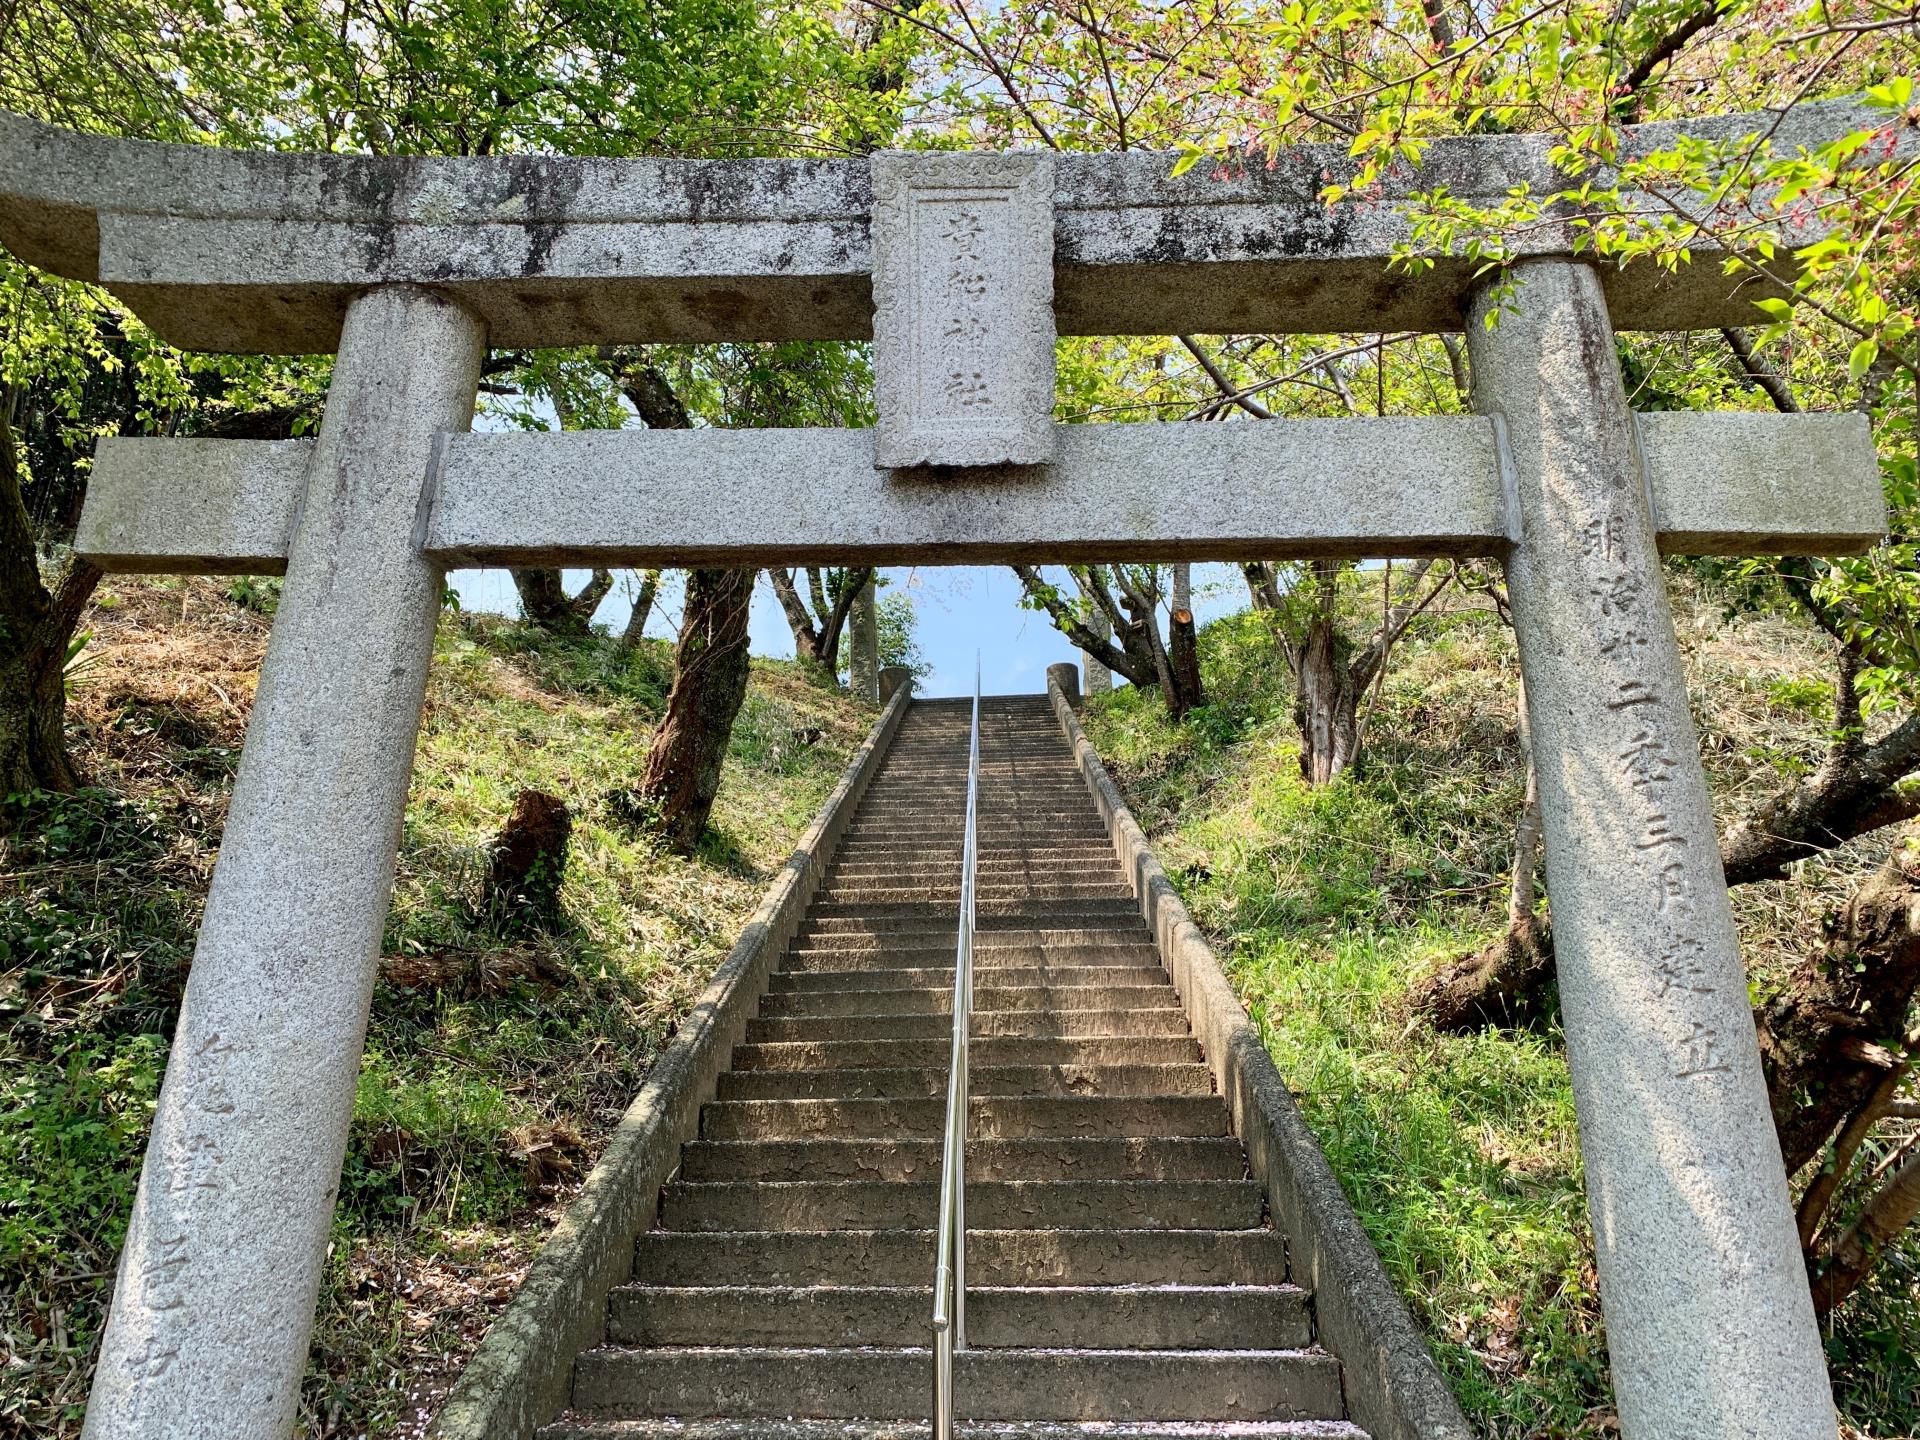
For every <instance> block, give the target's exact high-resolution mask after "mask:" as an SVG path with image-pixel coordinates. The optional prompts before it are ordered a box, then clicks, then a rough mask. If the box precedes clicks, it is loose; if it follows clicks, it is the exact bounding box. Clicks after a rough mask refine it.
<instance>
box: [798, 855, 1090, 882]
mask: <svg viewBox="0 0 1920 1440" xmlns="http://www.w3.org/2000/svg"><path fill="white" fill-rule="evenodd" d="M959 874H960V861H959V859H958V858H957V857H956V858H955V859H953V860H952V861H944V860H943V861H926V862H922V861H916V860H892V861H883V860H856V861H846V862H842V863H839V864H836V865H834V866H833V867H832V868H831V869H830V870H828V872H827V882H826V883H827V884H829V885H843V884H849V883H852V882H855V881H865V882H869V883H873V882H881V883H886V882H890V883H892V884H895V885H904V884H907V883H909V882H919V881H925V882H927V883H929V884H934V885H938V884H941V883H943V882H945V881H948V880H954V879H956V877H958V875H959ZM1125 878H1126V877H1125V875H1124V874H1123V873H1122V871H1121V869H1120V867H1119V865H1117V864H1114V863H1112V862H1111V861H1103V860H1102V859H1101V858H1100V857H1098V856H1087V855H1060V856H1052V857H1046V858H1041V859H1034V860H1029V859H1026V858H1024V857H1015V856H1011V855H1009V856H1005V857H1002V858H999V859H995V860H988V861H976V862H975V865H974V879H975V882H976V883H977V884H981V885H989V884H993V885H1000V884H1012V883H1013V882H1015V881H1020V880H1042V881H1049V880H1098V881H1101V882H1103V883H1104V882H1106V881H1108V880H1124V879H1125Z"/></svg>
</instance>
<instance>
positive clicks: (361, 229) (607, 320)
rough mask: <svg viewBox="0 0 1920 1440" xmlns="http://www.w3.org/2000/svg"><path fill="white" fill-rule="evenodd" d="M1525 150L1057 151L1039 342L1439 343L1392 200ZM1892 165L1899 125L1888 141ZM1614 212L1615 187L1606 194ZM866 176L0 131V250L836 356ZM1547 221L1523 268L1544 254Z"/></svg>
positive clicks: (1477, 195) (864, 307)
mask: <svg viewBox="0 0 1920 1440" xmlns="http://www.w3.org/2000/svg"><path fill="white" fill-rule="evenodd" d="M1777 119H1778V117H1776V116H1775V115H1773V114H1771V113H1760V114H1752V115H1734V116H1721V117H1716V118H1710V119H1703V120H1699V121H1691V122H1686V123H1685V124H1683V125H1679V124H1671V123H1668V124H1659V125H1645V126H1638V127H1633V128H1632V129H1630V130H1629V132H1628V133H1627V136H1626V138H1625V141H1624V153H1625V154H1627V155H1633V154H1643V153H1646V152H1647V151H1649V150H1651V149H1654V148H1657V147H1660V146H1664V145H1668V144H1671V143H1672V141H1673V140H1674V139H1675V137H1676V136H1677V135H1679V134H1682V133H1686V134H1690V135H1698V136H1704V137H1709V138H1737V137H1738V136H1741V135H1744V134H1749V133H1751V134H1756V135H1757V134H1762V133H1767V132H1770V131H1772V132H1774V133H1773V142H1772V143H1773V145H1774V148H1775V150H1776V152H1782V153H1784V152H1790V151H1791V150H1792V149H1793V147H1794V146H1796V145H1800V144H1807V145H1813V144H1817V143H1819V142H1820V141H1821V140H1822V139H1824V138H1831V136H1833V135H1836V134H1840V133H1843V132H1844V131H1846V130H1848V129H1853V128H1859V127H1862V126H1871V125H1874V124H1877V123H1878V121H1877V119H1876V117H1875V116H1874V114H1873V112H1870V111H1868V110H1866V109H1864V108H1863V107H1860V106H1857V105H1855V104H1853V103H1852V102H1849V101H1836V102H1828V103H1823V104H1818V105H1807V106H1801V107H1798V108H1796V109H1795V110H1794V111H1793V112H1791V113H1790V114H1789V115H1788V116H1787V117H1786V119H1785V120H1784V121H1782V122H1779V125H1778V129H1777V131H1775V129H1774V127H1775V124H1776V121H1777ZM1552 143H1553V140H1552V137H1550V136H1547V135H1504V136H1462V137H1455V138H1450V139H1442V140H1436V141H1434V142H1433V143H1432V144H1431V145H1430V146H1429V147H1428V149H1427V152H1426V154H1425V156H1424V157H1423V159H1422V162H1421V164H1420V165H1419V166H1417V167H1414V168H1412V169H1411V170H1410V171H1408V172H1407V173H1406V174H1404V175H1398V176H1395V177H1393V178H1391V179H1390V180H1389V181H1388V182H1387V183H1386V185H1385V187H1384V188H1383V189H1381V190H1380V191H1379V193H1378V194H1373V195H1369V196H1368V197H1367V198H1366V199H1365V200H1364V201H1354V200H1349V201H1344V202H1342V203H1340V204H1337V205H1333V206H1328V205H1326V204H1324V203H1323V202H1322V201H1321V199H1320V198H1319V196H1320V191H1321V187H1322V185H1323V184H1324V183H1325V180H1324V178H1323V177H1326V176H1332V177H1334V178H1336V179H1338V178H1341V177H1345V176H1348V175H1350V174H1351V173H1352V169H1353V165H1354V161H1353V160H1352V159H1351V158H1350V157H1349V156H1347V155H1346V153H1345V151H1344V148H1343V147H1341V146H1338V145H1300V146H1287V147H1283V148H1282V149H1281V150H1280V151H1279V152H1278V153H1277V154H1276V155H1275V156H1273V157H1272V158H1271V161H1270V162H1269V160H1268V158H1267V157H1265V156H1261V157H1259V159H1258V162H1257V163H1254V162H1253V160H1252V159H1250V160H1249V163H1247V164H1245V165H1240V166H1226V167H1221V168H1218V169H1215V168H1213V167H1206V166H1200V167H1195V168H1194V169H1193V170H1191V171H1189V172H1188V173H1187V174H1185V175H1183V176H1181V177H1179V178H1177V179H1176V178H1174V177H1173V176H1172V173H1171V172H1172V168H1173V157H1171V156H1166V155H1152V154H1125V155H1070V156H1061V157H1059V159H1058V162H1057V165H1056V171H1055V182H1054V207H1053V208H1054V255H1053V263H1054V272H1055V274H1054V281H1055V283H1054V306H1055V313H1056V319H1057V323H1058V330H1059V332H1060V333H1061V334H1066V335H1099V334H1174V333H1181V334H1190V333H1233V332H1244V331H1260V332H1270V333H1326V332H1337V331H1346V330H1353V329H1356V328H1360V329H1369V330H1397V329H1413V330H1427V331H1449V330H1458V329H1459V328H1460V327H1461V325H1462V323H1463V321H1462V307H1463V304H1464V302H1465V297H1466V296H1467V295H1468V293H1469V292H1470V290H1471V289H1472V284H1473V271H1474V269H1475V266H1474V264H1473V262H1471V261H1466V260H1462V259H1460V258H1459V257H1456V256H1452V255H1448V254H1446V253H1444V251H1443V250H1436V251H1435V252H1434V253H1433V254H1432V255H1431V256H1429V257H1428V258H1429V259H1431V260H1432V262H1433V264H1432V266H1431V268H1429V269H1426V270H1424V271H1423V272H1421V273H1419V274H1406V273H1394V272H1392V271H1391V270H1390V268H1389V264H1390V261H1391V260H1392V259H1393V257H1394V256H1395V254H1396V252H1397V251H1398V250H1399V249H1400V247H1401V246H1403V245H1404V244H1406V243H1407V242H1408V241H1409V240H1410V239H1411V231H1410V229H1409V224H1408V219H1407V216H1406V213H1405V207H1404V205H1403V204H1402V203H1401V202H1404V201H1406V200H1408V199H1409V198H1410V197H1411V196H1412V195H1414V194H1416V193H1418V192H1422V191H1430V190H1434V189H1436V188H1439V187H1445V189H1446V190H1447V191H1448V193H1450V194H1452V195H1453V196H1455V197H1458V198H1460V199H1463V200H1466V201H1469V202H1479V203H1485V204H1493V203H1496V202H1499V201H1502V200H1504V199H1505V198H1506V196H1507V195H1508V193H1509V190H1510V188H1511V187H1513V186H1515V185H1525V186H1528V187H1530V189H1531V190H1532V191H1533V193H1542V192H1543V191H1545V192H1547V193H1551V191H1552V190H1553V189H1554V188H1556V187H1557V185H1558V183H1559V181H1558V180H1557V178H1556V175H1555V172H1554V170H1553V168H1552V165H1551V163H1550V158H1549V156H1550V150H1551V147H1552ZM1899 143H1900V144H1901V145H1902V146H1904V147H1908V148H1909V149H1913V148H1920V133H1916V132H1912V131H1907V132H1904V134H1903V137H1902V138H1901V139H1900V142H1899ZM1628 199H1629V201H1630V202H1631V200H1632V197H1628ZM871 203H872V188H871V182H870V179H869V176H868V169H867V162H866V161H865V160H666V159H647V158H637V159H593V158H575V157H566V156H538V155H531V156H529V155H522V156H494V157H483V158H438V157H419V156H382V157H370V156H343V155H317V154H289V153H282V152H261V151H235V150H217V149H209V148H204V147H196V146H184V145H160V144H153V143H149V142H143V141H132V140H113V139H104V138H101V137H97V136H88V135H79V134H74V133H71V132H68V131H63V130H57V129H54V128H51V127H48V126H45V125H41V124H38V123H36V122H34V121H30V120H27V119H24V118H21V117H17V116H0V241H3V242H4V243H5V244H6V245H7V247H8V248H9V249H11V250H12V251H13V253H14V254H15V255H17V256H18V257H19V258H20V259H22V260H25V261H27V262H28V263H30V264H34V265H38V266H40V267H42V268H44V269H48V270H51V271H53V272H55V273H57V274H61V275H66V276H70V277H72V278H75V279H83V280H94V281H98V282H99V283H101V284H103V285H105V286H106V287H107V288H108V289H109V290H112V291H113V292H114V293H116V294H118V295H119V296H121V297H122V298H123V299H124V300H126V301H127V302H128V303H129V304H130V305H132V306H133V307H134V309H135V310H136V311H137V312H138V313H139V314H140V316H141V318H142V319H144V320H146V321H147V322H148V323H149V324H150V325H152V326H153V327H154V329H155V330H157V331H158V332H159V333H160V334H161V335H162V336H164V337H165V338H166V339H168V340H170V341H172V342H173V343H175V344H179V345H182V346H185V347H187V348H190V349H203V350H225V351H241V352H263V353H280V354H299V353H320V352H326V351H330V350H332V349H333V348H334V347H335V344H336V342H337V339H338V335H339V329H340V320H341V317H342V316H343V315H344V314H345V307H346V304H347V301H348V299H349V298H350V297H351V296H352V294H353V293H354V292H355V291H357V290H359V289H362V288H364V287H366V286H368V285H370V284H382V283H416V284H425V285H433V286H436V287H440V288H442V289H445V290H447V291H449V292H451V293H452V294H454V295H455V296H456V298H458V299H459V300H460V302H461V303H462V304H463V305H465V306H466V307H467V308H468V309H470V310H471V311H473V312H474V313H475V314H476V315H477V316H478V317H479V318H481V319H482V320H484V321H485V322H486V324H487V327H488V333H489V336H490V339H491V342H492V343H493V344H494V345H497V346H520V345H572V344H586V343H595V342H605V341H659V342H676V341H677V342H697V341H712V340H733V341H748V340H780V339H820V340H836V339H837V340H862V339H866V338H868V337H869V335H870V333H871V324H872V294H871V280H870V275H871V269H872V244H871V235H870V226H869V211H870V207H871ZM1573 238H1574V237H1573V232H1572V229H1571V227H1570V226H1566V225H1544V226H1540V227H1534V228H1530V229H1529V230H1528V231H1527V232H1526V233H1525V234H1524V235H1523V236H1521V237H1519V239H1518V240H1517V241H1516V244H1517V245H1518V247H1519V251H1520V252H1521V253H1522V254H1524V255H1561V254H1570V253H1571V252H1572V246H1573ZM1604 284H1605V288H1606V296H1607V300H1608V304H1609V307H1610V310H1611V313H1612V315H1613V317H1614V322H1615V324H1616V325H1618V326H1619V327H1620V328H1621V329H1626V330H1633V329H1686V328H1706V327H1714V326H1722V325H1737V324H1742V323H1744V322H1746V321H1747V320H1749V319H1750V318H1751V317H1752V314H1753V309H1752V301H1753V299H1754V298H1755V297H1756V296H1757V295H1759V294H1761V293H1763V292H1762V291H1760V290H1757V289H1755V288H1754V286H1753V283H1752V282H1751V281H1750V280H1749V281H1746V282H1744V284H1745V288H1744V289H1743V288H1741V285H1739V284H1736V282H1735V281H1733V280H1731V279H1729V278H1728V277H1726V276H1724V275H1723V274H1721V273H1720V268H1719V266H1718V265H1716V264H1714V263H1712V261H1711V258H1710V257H1705V258H1703V259H1701V261H1700V262H1699V263H1695V264H1693V265H1689V266H1685V267H1683V268H1682V269H1681V270H1680V271H1679V272H1678V273H1677V274H1672V275H1669V274H1666V273H1665V272H1663V271H1661V270H1660V269H1659V267H1656V266H1651V265H1630V266H1627V267H1624V268H1616V269H1610V270H1609V271H1608V273H1607V274H1606V275H1605V276H1604Z"/></svg>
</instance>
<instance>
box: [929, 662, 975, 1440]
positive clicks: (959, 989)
mask: <svg viewBox="0 0 1920 1440" xmlns="http://www.w3.org/2000/svg"><path fill="white" fill-rule="evenodd" d="M970 730H971V735H970V739H969V741H968V746H967V829H966V840H965V843H964V845H963V846H962V849H961V852H960V927H959V930H960V934H959V941H958V943H957V945H956V947H955V949H954V955H953V1053H952V1058H951V1060H950V1061H949V1063H948V1070H947V1128H946V1140H945V1143H944V1146H943V1148H942V1151H941V1156H940V1230H939V1239H938V1241H937V1242H936V1243H937V1250H936V1253H935V1256H934V1266H933V1437H932V1440H952V1436H953V1356H954V1352H955V1351H958V1350H965V1349H966V1348H967V1194H966V1190H967V1177H966V1168H967V1094H968V1092H967V1032H968V1030H969V1029H970V1028H971V1026H970V1022H971V1020H972V1018H973V910H974V904H973V889H974V885H973V876H974V869H975V864H976V858H977V848H976V836H975V827H976V824H977V822H978V817H979V805H980V657H979V655H978V654H976V655H975V656H974V659H973V723H972V725H971V727H970Z"/></svg>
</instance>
